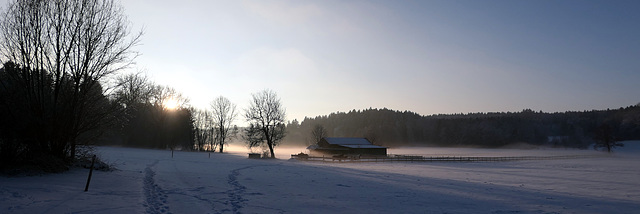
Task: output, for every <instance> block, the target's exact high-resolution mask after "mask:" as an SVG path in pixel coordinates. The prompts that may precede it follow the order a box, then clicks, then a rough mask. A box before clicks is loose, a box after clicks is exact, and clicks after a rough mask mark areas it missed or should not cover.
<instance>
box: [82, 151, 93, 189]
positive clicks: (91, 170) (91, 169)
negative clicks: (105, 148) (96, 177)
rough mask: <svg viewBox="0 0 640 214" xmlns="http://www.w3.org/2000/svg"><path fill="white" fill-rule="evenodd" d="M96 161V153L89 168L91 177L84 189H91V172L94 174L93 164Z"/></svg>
mask: <svg viewBox="0 0 640 214" xmlns="http://www.w3.org/2000/svg"><path fill="white" fill-rule="evenodd" d="M94 163H96V155H93V157H92V158H91V168H90V169H89V177H88V178H87V185H86V186H84V191H85V192H86V191H89V183H91V174H93V164H94Z"/></svg>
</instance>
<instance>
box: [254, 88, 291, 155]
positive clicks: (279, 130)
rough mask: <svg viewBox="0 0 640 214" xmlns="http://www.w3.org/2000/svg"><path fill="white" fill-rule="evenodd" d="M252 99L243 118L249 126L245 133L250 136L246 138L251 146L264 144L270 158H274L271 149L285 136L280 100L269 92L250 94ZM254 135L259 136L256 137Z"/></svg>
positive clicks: (283, 116) (283, 113) (283, 114)
mask: <svg viewBox="0 0 640 214" xmlns="http://www.w3.org/2000/svg"><path fill="white" fill-rule="evenodd" d="M252 98H253V99H252V100H251V103H250V104H249V108H248V109H246V110H245V118H246V120H247V122H249V124H250V126H249V128H248V131H246V133H249V134H250V135H248V136H249V139H251V140H252V141H250V142H252V143H253V144H252V145H253V146H257V145H259V144H261V143H266V144H267V147H269V152H270V153H271V158H275V153H274V152H273V149H274V147H275V146H277V145H278V143H279V142H280V141H281V140H282V138H284V136H285V125H284V120H285V115H286V113H285V109H284V108H283V107H282V104H281V102H280V98H278V96H277V95H276V93H275V92H273V91H271V90H268V89H265V90H263V91H260V92H258V93H255V94H252ZM256 133H259V134H260V136H259V137H256ZM258 139H259V140H258Z"/></svg>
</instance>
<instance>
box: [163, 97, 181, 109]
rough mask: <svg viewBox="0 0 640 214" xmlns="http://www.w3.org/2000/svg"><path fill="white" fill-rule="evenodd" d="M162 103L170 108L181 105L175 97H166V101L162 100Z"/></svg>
mask: <svg viewBox="0 0 640 214" xmlns="http://www.w3.org/2000/svg"><path fill="white" fill-rule="evenodd" d="M162 105H163V106H164V108H166V109H168V110H175V109H177V108H178V107H180V103H179V102H178V100H177V99H175V98H173V97H169V98H167V99H164V102H162Z"/></svg>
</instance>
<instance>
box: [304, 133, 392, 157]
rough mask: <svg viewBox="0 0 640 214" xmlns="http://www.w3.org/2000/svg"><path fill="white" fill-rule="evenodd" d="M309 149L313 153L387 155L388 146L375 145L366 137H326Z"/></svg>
mask: <svg viewBox="0 0 640 214" xmlns="http://www.w3.org/2000/svg"><path fill="white" fill-rule="evenodd" d="M307 149H308V150H309V152H310V153H311V154H312V155H313V154H315V155H324V154H344V155H348V154H354V155H355V154H358V155H387V148H386V147H382V146H377V145H373V144H372V143H371V142H369V140H367V139H366V138H350V137H325V138H322V140H320V142H318V143H317V144H315V145H311V146H309V147H307Z"/></svg>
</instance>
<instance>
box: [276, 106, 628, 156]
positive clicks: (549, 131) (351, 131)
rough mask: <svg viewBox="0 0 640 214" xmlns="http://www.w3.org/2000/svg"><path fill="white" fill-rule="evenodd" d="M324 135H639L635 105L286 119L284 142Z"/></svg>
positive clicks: (447, 139) (512, 138)
mask: <svg viewBox="0 0 640 214" xmlns="http://www.w3.org/2000/svg"><path fill="white" fill-rule="evenodd" d="M317 125H321V126H323V127H324V128H325V129H326V131H327V133H326V134H327V136H329V137H366V138H368V139H369V140H371V141H372V142H373V143H375V144H379V145H383V146H391V147H393V146H421V145H429V146H479V147H500V146H505V145H509V144H512V143H529V144H534V145H550V146H560V147H575V148H587V147H588V146H589V145H592V144H593V143H595V141H596V140H597V136H598V134H597V133H598V130H599V128H601V127H602V126H603V125H606V127H610V128H611V130H612V135H613V136H615V139H616V140H632V139H635V140H637V139H640V104H639V105H635V106H629V107H626V108H620V109H614V110H592V111H582V112H564V113H544V112H535V111H532V110H530V109H525V110H523V111H521V112H506V113H505V112H501V113H470V114H453V115H432V116H421V115H419V114H416V113H414V112H410V111H394V110H389V109H386V108H384V109H368V110H362V111H360V110H352V111H349V112H346V113H345V112H337V113H332V114H330V115H326V116H318V117H315V118H305V119H304V120H303V121H302V122H298V121H297V120H294V121H291V122H289V124H288V125H287V131H288V132H289V134H288V138H287V139H286V141H287V143H289V144H303V143H306V144H310V143H312V142H311V141H310V140H309V139H311V132H312V130H313V128H314V126H317Z"/></svg>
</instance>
